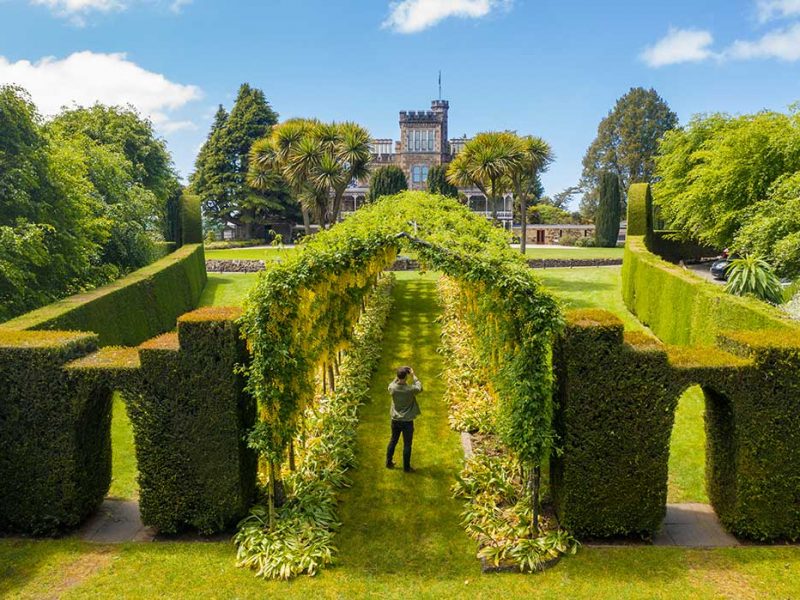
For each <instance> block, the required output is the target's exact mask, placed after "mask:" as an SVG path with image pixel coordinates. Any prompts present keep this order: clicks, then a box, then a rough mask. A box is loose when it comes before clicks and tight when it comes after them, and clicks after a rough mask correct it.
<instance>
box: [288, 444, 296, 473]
mask: <svg viewBox="0 0 800 600" xmlns="http://www.w3.org/2000/svg"><path fill="white" fill-rule="evenodd" d="M289 469H291V471H292V473H294V471H295V470H296V469H297V467H296V465H295V460H294V440H289Z"/></svg>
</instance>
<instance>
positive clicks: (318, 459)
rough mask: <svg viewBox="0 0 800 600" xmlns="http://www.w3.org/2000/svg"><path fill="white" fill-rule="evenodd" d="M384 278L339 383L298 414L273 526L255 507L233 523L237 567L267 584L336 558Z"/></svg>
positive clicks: (386, 291) (387, 290)
mask: <svg viewBox="0 0 800 600" xmlns="http://www.w3.org/2000/svg"><path fill="white" fill-rule="evenodd" d="M393 282H394V278H393V277H392V276H389V277H383V278H381V279H380V280H379V282H378V284H377V285H376V288H375V289H374V290H373V292H372V293H371V294H370V296H369V297H368V298H367V301H366V308H365V310H364V312H363V313H362V315H361V317H360V319H359V321H358V323H357V325H356V327H355V331H354V333H353V342H352V345H351V347H350V349H349V350H348V351H347V353H346V355H345V357H344V359H343V360H342V362H341V367H340V374H339V383H338V386H337V389H336V390H335V391H331V390H330V389H329V388H328V390H327V392H326V393H323V394H321V395H320V396H319V397H318V398H316V399H315V403H314V405H313V406H310V407H308V408H307V409H306V414H305V416H304V427H303V432H302V434H301V435H300V436H298V438H297V440H296V448H297V453H298V462H299V464H298V467H297V470H296V471H293V472H290V473H289V474H288V477H287V478H286V480H285V483H286V487H287V489H288V490H289V492H288V494H287V498H286V501H285V502H284V504H283V505H282V506H281V507H280V508H279V509H278V513H277V518H276V519H275V523H274V524H272V525H271V524H270V515H269V511H268V509H267V508H266V507H264V506H256V507H255V508H253V510H252V511H251V514H250V515H249V516H248V517H247V518H246V519H244V520H243V521H242V522H241V523H240V525H239V532H238V533H237V534H236V536H235V538H234V541H235V543H236V544H237V546H238V550H237V560H238V564H239V565H240V566H244V567H248V568H251V569H253V570H255V571H256V575H257V576H259V577H264V578H267V579H289V578H291V577H295V576H297V575H301V574H303V573H307V574H309V575H315V574H316V573H317V572H318V571H319V570H320V569H321V568H322V567H324V566H326V565H329V564H331V563H332V562H333V561H334V559H335V555H336V546H335V544H334V533H335V532H336V531H337V530H338V528H339V526H340V523H339V520H338V515H337V510H336V504H337V492H338V491H339V490H340V489H341V488H343V487H346V486H349V479H348V477H347V474H346V472H347V470H348V469H349V468H350V467H352V466H354V465H355V451H354V445H355V436H356V427H357V425H358V407H359V405H360V404H363V403H364V402H365V401H366V400H367V399H368V397H369V388H370V381H371V377H372V373H373V371H374V370H375V367H376V365H377V362H378V359H379V357H380V346H381V339H382V337H383V327H384V324H385V323H386V318H387V317H388V315H389V312H390V311H391V308H392V297H391V288H392V284H393Z"/></svg>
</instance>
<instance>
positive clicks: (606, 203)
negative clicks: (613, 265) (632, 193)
mask: <svg viewBox="0 0 800 600" xmlns="http://www.w3.org/2000/svg"><path fill="white" fill-rule="evenodd" d="M599 179H600V189H599V195H600V201H599V203H598V205H597V214H596V216H595V222H594V224H595V239H596V240H597V245H598V246H600V247H601V248H614V247H616V245H617V238H618V237H619V219H620V214H621V210H622V206H621V203H620V189H619V177H618V176H617V174H616V173H609V172H608V171H604V172H603V173H601V174H600V178H599Z"/></svg>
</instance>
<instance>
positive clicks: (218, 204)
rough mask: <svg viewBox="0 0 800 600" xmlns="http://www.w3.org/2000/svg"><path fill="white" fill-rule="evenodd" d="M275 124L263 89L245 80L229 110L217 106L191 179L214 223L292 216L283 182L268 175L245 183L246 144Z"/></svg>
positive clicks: (257, 221) (248, 223)
mask: <svg viewBox="0 0 800 600" xmlns="http://www.w3.org/2000/svg"><path fill="white" fill-rule="evenodd" d="M277 123H278V114H277V113H276V112H275V111H274V110H273V109H272V107H271V106H270V104H269V102H267V99H266V97H265V96H264V92H263V91H261V90H259V89H256V88H253V87H251V86H250V85H249V84H247V83H244V84H242V86H241V87H240V88H239V93H238V94H237V97H236V101H235V102H234V105H233V108H232V109H231V112H230V114H228V113H227V112H226V111H225V109H224V108H223V107H222V106H220V107H219V108H218V110H217V113H216V115H215V116H214V121H213V123H212V126H211V131H210V132H209V134H208V138H207V139H206V142H205V143H204V144H203V147H202V148H201V149H200V153H199V154H198V156H197V159H196V161H195V171H194V173H193V174H192V177H191V183H190V185H191V188H192V191H193V192H194V193H196V194H198V195H199V196H200V199H201V202H202V205H203V212H204V216H205V218H206V220H207V221H208V222H210V223H211V224H212V225H213V226H220V225H222V224H224V223H226V222H231V223H236V224H239V225H243V226H245V227H248V228H249V227H251V226H252V225H254V224H264V223H268V222H270V221H273V220H283V219H286V218H290V217H291V218H294V216H295V214H294V213H295V212H296V211H293V207H292V202H291V198H290V196H289V193H288V188H287V186H286V185H285V184H284V183H283V182H281V181H279V180H273V181H271V182H270V185H266V186H259V187H258V189H255V188H253V187H251V186H250V185H248V182H247V173H248V170H249V155H250V148H251V146H252V145H253V143H254V142H255V141H257V140H259V139H261V138H264V137H266V136H268V135H269V133H270V131H271V130H272V127H273V126H274V125H276V124H277Z"/></svg>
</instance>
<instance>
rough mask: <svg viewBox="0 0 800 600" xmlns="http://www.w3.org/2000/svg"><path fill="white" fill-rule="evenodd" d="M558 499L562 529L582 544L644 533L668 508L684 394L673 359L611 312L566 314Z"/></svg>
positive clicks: (555, 480)
mask: <svg viewBox="0 0 800 600" xmlns="http://www.w3.org/2000/svg"><path fill="white" fill-rule="evenodd" d="M553 362H554V367H555V374H556V382H557V384H556V385H557V387H556V405H557V410H556V414H555V430H556V435H557V440H558V441H557V446H558V448H559V451H558V452H556V453H555V454H554V455H553V457H552V459H551V485H552V490H553V498H554V502H555V506H556V511H557V513H558V518H559V522H560V524H561V526H562V527H564V528H565V529H567V530H568V531H570V532H571V533H573V534H575V535H578V536H583V537H611V536H641V537H644V538H649V537H650V536H652V535H653V534H654V533H655V532H656V531H658V529H659V527H660V526H661V522H662V520H663V518H664V515H665V511H666V498H667V465H668V462H669V441H670V432H671V430H672V423H673V418H674V412H675V407H676V405H677V399H678V396H679V394H680V388H679V386H678V385H677V384H676V382H675V381H673V377H672V373H671V370H670V367H669V365H668V363H667V356H666V353H665V352H664V350H663V349H662V348H660V347H659V345H658V343H657V341H656V340H653V339H652V338H649V337H646V336H644V335H641V334H633V335H630V334H629V335H627V336H623V324H622V322H621V321H620V320H619V319H618V318H617V317H615V316H614V315H612V314H611V313H608V312H606V311H600V310H581V311H572V312H569V313H568V314H567V327H566V329H565V331H564V333H563V334H562V336H561V337H560V339H559V341H558V343H557V344H556V346H555V348H554V361H553Z"/></svg>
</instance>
